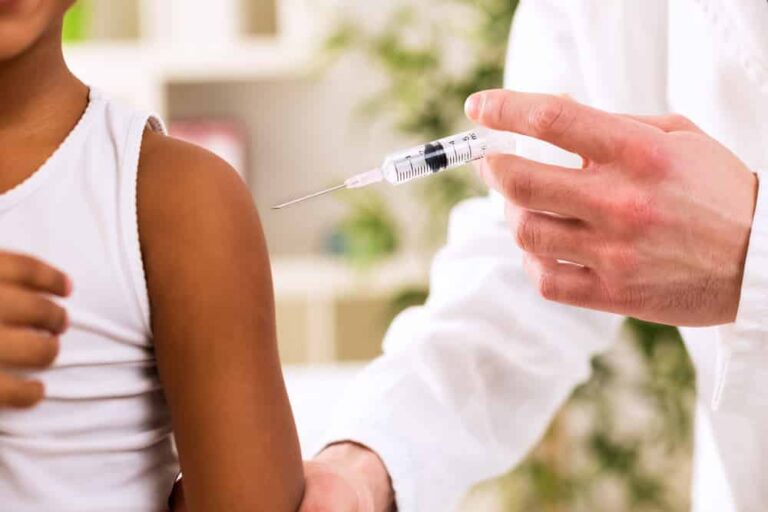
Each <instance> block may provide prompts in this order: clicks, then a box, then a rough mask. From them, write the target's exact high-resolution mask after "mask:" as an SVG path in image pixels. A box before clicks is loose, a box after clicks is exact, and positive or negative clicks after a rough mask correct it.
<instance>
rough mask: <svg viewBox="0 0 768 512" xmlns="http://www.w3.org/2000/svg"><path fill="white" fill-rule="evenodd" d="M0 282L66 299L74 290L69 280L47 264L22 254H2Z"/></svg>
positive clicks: (0, 254)
mask: <svg viewBox="0 0 768 512" xmlns="http://www.w3.org/2000/svg"><path fill="white" fill-rule="evenodd" d="M0 281H3V282H6V283H9V284H13V285H16V286H21V287H24V288H31V289H32V290H35V291H39V292H43V293H50V294H53V295H58V296H60V297H65V296H67V295H69V293H70V292H71V290H72V285H71V283H70V280H69V278H68V277H67V276H66V275H65V274H64V273H63V272H61V271H60V270H58V269H55V268H53V267H52V266H50V265H48V264H47V263H43V262H42V261H40V260H38V259H36V258H33V257H31V256H25V255H21V254H11V253H0Z"/></svg>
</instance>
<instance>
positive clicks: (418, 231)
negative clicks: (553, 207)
mask: <svg viewBox="0 0 768 512" xmlns="http://www.w3.org/2000/svg"><path fill="white" fill-rule="evenodd" d="M516 6H517V2H516V1H513V0H410V1H405V0H403V1H398V0H389V1H387V2H377V1H373V0H219V1H217V2H205V1H203V0H165V1H162V2H158V1H155V0H110V1H109V2H104V1H98V0H79V1H78V3H77V4H76V6H75V8H74V9H73V10H72V11H71V13H70V14H69V15H68V18H67V21H66V25H65V39H66V42H67V44H66V57H67V60H68V62H69V64H70V66H71V67H72V69H73V70H74V71H75V72H76V73H77V74H78V75H79V76H80V77H81V78H83V79H84V80H85V81H86V82H88V83H89V84H90V85H92V86H95V87H97V88H100V89H102V90H105V91H106V92H108V93H109V94H110V95H113V96H118V97H120V98H122V99H124V100H125V101H127V102H130V103H132V104H134V105H136V106H140V107H143V108H146V109H149V110H152V111H155V112H157V113H158V114H160V115H161V116H162V117H163V118H164V119H165V120H166V121H167V123H168V126H169V128H170V131H171V133H172V135H174V136H176V137H180V138H183V139H186V140H189V141H192V142H195V143H197V144H200V145H202V146H205V147H207V148H209V149H211V150H212V151H214V152H216V153H218V154H219V155H220V156H222V157H223V158H225V159H226V160H228V161H229V162H230V163H231V164H232V165H233V167H234V168H235V169H236V170H237V172H239V173H240V174H241V176H242V178H243V180H245V182H246V183H247V184H248V185H249V187H250V189H251V190H252V192H253V196H254V199H255V201H256V204H257V205H258V207H259V210H260V212H261V215H262V220H263V223H264V229H265V231H266V234H267V239H268V242H269V245H270V250H271V255H272V262H273V272H274V280H275V293H276V300H277V308H278V310H277V311H278V331H279V339H280V349H281V355H282V358H283V361H284V363H285V365H286V376H287V380H288V385H289V390H290V394H291V399H292V402H293V406H294V409H295V412H296V417H297V422H298V424H299V430H300V435H301V437H302V444H303V448H304V452H305V455H307V456H311V455H312V454H313V453H315V452H316V451H317V450H318V449H319V448H321V445H320V443H321V440H322V433H323V430H324V428H325V427H327V424H328V421H329V416H330V411H331V410H332V409H333V407H334V406H335V405H336V404H337V402H338V401H339V397H340V395H341V394H343V392H344V389H345V388H346V387H347V386H349V385H350V383H351V382H352V379H353V378H354V376H355V375H356V373H357V372H358V371H359V370H360V368H361V367H362V365H364V364H365V362H366V361H369V360H370V359H372V358H374V357H375V356H376V355H377V354H378V353H379V352H380V345H381V340H382V337H383V335H384V333H385V331H386V329H387V326H388V324H389V322H390V321H391V320H392V318H393V317H394V316H395V315H397V313H398V312H400V311H402V310H403V309H405V308H407V307H409V306H413V305H418V304H420V303H422V302H423V301H424V300H425V298H426V296H427V294H428V291H429V290H428V269H429V262H430V259H431V257H432V255H433V254H434V252H435V251H436V250H437V249H438V248H439V247H440V245H441V243H442V242H443V241H444V236H445V226H446V222H447V215H448V212H449V211H450V209H451V207H452V206H453V205H455V204H456V203H457V202H459V201H461V200H462V199H465V198H467V197H471V196H473V195H477V194H482V193H484V192H483V189H482V187H481V186H480V184H479V183H478V182H477V181H476V179H475V178H474V174H473V173H472V172H470V171H468V170H459V171H454V172H452V173H446V174H444V175H441V176H440V177H438V178H435V179H431V180H426V181H425V182H423V183H416V184H413V185H409V186H407V187H406V188H401V189H397V190H390V189H388V188H375V189H372V190H366V191H364V192H357V193H352V194H339V195H337V196H335V197H330V198H324V199H320V200H316V201H313V202H309V203H306V204H305V205H303V206H301V207H299V208H294V209H288V210H284V211H281V212H274V211H272V210H271V209H270V206H271V205H273V204H276V203H279V202H281V201H283V200H286V199H290V198H292V197H294V196H297V195H303V194H304V193H307V192H312V191H314V190H316V189H320V188H323V187H326V186H329V185H335V184H337V183H338V182H340V181H341V180H343V178H345V177H347V176H348V175H350V174H352V173H355V172H358V171H362V170H365V169H368V168H371V167H374V166H376V165H378V164H379V163H380V161H381V159H382V158H383V156H384V155H385V154H387V153H388V152H391V151H392V150H395V149H398V148H400V147H401V146H403V147H405V146H410V145H413V144H416V143H421V142H424V141H426V140H431V139H434V138H439V137H442V136H445V135H448V134H450V133H451V132H454V131H459V130H461V129H463V128H466V121H465V120H464V118H463V115H462V107H463V103H464V99H465V98H466V96H467V95H468V94H470V93H471V92H474V91H476V90H480V89H486V88H491V87H499V86H501V85H502V76H503V66H504V59H505V51H506V42H507V38H508V35H509V29H510V25H511V22H512V19H513V16H514V11H515V8H516ZM436 13H438V14H437V15H436ZM593 368H594V372H593V377H592V379H591V380H590V381H589V382H587V383H585V384H584V385H582V386H581V387H580V388H579V389H578V390H576V392H575V393H574V395H573V396H572V398H571V400H570V401H569V402H568V404H567V405H566V406H565V407H564V408H563V410H562V411H561V413H560V414H559V415H558V417H557V418H556V419H555V421H554V422H553V424H552V426H551V428H550V430H549V432H548V433H547V435H546V436H545V438H544V439H543V440H542V441H541V443H540V444H539V446H537V447H536V448H535V449H534V450H533V451H532V452H531V454H530V456H529V457H528V459H527V460H526V461H525V462H524V463H523V464H522V465H521V466H519V467H518V468H517V469H515V470H513V471H511V472H510V473H509V474H508V475H506V476H503V477H501V478H499V479H497V480H495V481H493V482H487V483H483V484H481V485H479V486H478V487H477V488H475V489H474V490H472V491H471V492H470V493H469V494H468V496H467V499H466V503H465V505H464V507H463V510H466V511H479V510H482V511H489V512H496V511H498V512H501V511H504V512H506V511H510V512H512V511H514V512H517V511H532V510H535V511H552V512H555V511H612V512H616V511H625V510H626V511H684V510H688V508H689V496H688V494H689V481H690V457H691V435H692V433H691V430H692V429H691V418H692V400H693V394H694V386H695V382H694V374H693V370H692V368H691V366H690V363H689V361H688V358H687V355H686V353H685V351H684V349H683V348H682V345H681V342H680V339H679V337H678V335H677V333H676V332H675V331H674V330H671V329H667V328H662V327H659V326H654V325H649V324H644V323H641V322H637V321H632V320H629V321H627V324H626V328H625V333H624V336H623V337H622V342H621V343H620V344H618V345H617V346H616V347H615V349H614V350H613V351H612V352H611V353H610V354H607V355H605V356H604V357H601V358H598V359H596V360H595V361H594V362H593ZM429 512H432V511H429Z"/></svg>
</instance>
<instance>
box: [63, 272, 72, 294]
mask: <svg viewBox="0 0 768 512" xmlns="http://www.w3.org/2000/svg"><path fill="white" fill-rule="evenodd" d="M64 288H65V290H64V294H65V297H69V296H70V295H71V294H72V289H73V288H74V285H73V284H72V279H70V278H69V277H67V281H66V284H65V285H64Z"/></svg>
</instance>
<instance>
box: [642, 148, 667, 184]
mask: <svg viewBox="0 0 768 512" xmlns="http://www.w3.org/2000/svg"><path fill="white" fill-rule="evenodd" d="M641 158H642V162H643V169H642V170H643V173H644V174H646V175H647V176H650V177H661V176H664V175H666V174H667V171H668V170H669V169H670V168H671V167H672V155H671V153H670V151H669V148H668V147H667V145H666V144H664V143H663V142H650V143H647V144H644V145H643V146H642V155H641Z"/></svg>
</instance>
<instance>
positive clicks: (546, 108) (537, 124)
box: [529, 97, 565, 136]
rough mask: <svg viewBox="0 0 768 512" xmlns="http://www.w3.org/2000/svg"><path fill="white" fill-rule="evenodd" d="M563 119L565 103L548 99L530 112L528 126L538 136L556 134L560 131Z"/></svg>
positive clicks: (551, 98) (559, 99)
mask: <svg viewBox="0 0 768 512" xmlns="http://www.w3.org/2000/svg"><path fill="white" fill-rule="evenodd" d="M564 118H565V102H564V101H563V100H562V99H561V98H556V97H549V98H547V99H546V100H544V101H543V102H542V103H541V104H539V105H537V106H536V107H534V108H533V109H532V110H531V113H530V119H529V124H530V127H531V130H532V131H533V132H534V133H535V134H536V135H538V136H546V135H553V134H557V133H559V132H561V131H563V130H562V126H563V125H564Z"/></svg>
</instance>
